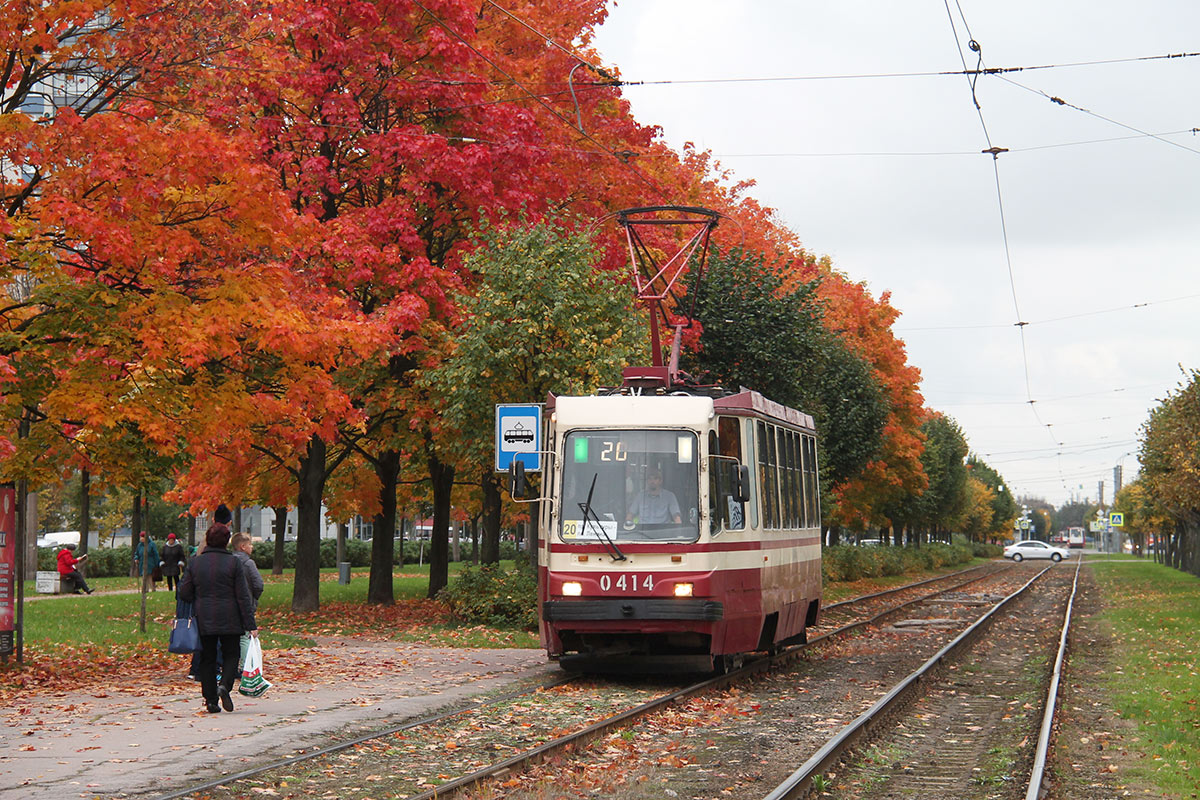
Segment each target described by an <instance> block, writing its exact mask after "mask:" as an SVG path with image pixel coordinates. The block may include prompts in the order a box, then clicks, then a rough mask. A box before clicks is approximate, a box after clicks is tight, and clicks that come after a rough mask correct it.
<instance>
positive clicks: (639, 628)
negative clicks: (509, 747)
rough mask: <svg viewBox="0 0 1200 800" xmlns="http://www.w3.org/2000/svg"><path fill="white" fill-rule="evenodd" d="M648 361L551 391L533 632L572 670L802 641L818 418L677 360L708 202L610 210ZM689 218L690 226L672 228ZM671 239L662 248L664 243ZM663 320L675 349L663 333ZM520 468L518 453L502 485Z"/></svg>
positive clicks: (705, 662)
mask: <svg viewBox="0 0 1200 800" xmlns="http://www.w3.org/2000/svg"><path fill="white" fill-rule="evenodd" d="M617 217H618V219H619V221H620V223H621V226H622V227H623V228H624V229H625V232H626V236H627V239H628V243H629V253H630V259H631V262H632V265H633V270H632V272H633V274H632V277H633V283H634V286H635V288H636V292H637V299H638V301H639V302H641V303H643V304H644V305H645V307H646V309H647V311H648V312H649V321H650V353H651V362H652V363H651V364H650V365H648V366H642V367H629V368H627V369H626V370H625V373H624V376H623V381H622V384H621V386H620V387H617V388H613V389H606V390H600V391H597V392H596V393H595V394H593V395H589V396H569V397H568V396H561V397H550V398H549V400H548V402H547V403H546V407H545V411H546V416H545V417H544V418H543V419H544V420H545V435H544V437H543V438H542V439H541V440H540V441H542V442H545V443H546V455H547V456H548V458H547V460H546V461H547V466H546V469H545V474H544V475H543V477H542V497H541V498H540V499H541V500H542V502H541V504H540V511H539V521H538V539H537V541H538V600H539V605H540V612H541V613H540V622H539V626H540V633H541V640H542V644H543V646H544V647H545V648H546V652H547V653H548V654H549V656H550V658H552V659H558V660H559V661H560V663H561V664H562V665H563V666H564V667H567V668H572V667H577V668H581V669H591V670H609V669H634V670H639V671H643V672H652V671H661V670H689V671H690V670H698V671H712V670H723V669H728V668H729V667H731V666H733V665H735V664H736V663H737V662H739V661H740V660H741V659H742V657H744V655H745V654H747V653H750V652H754V651H759V650H766V651H773V650H777V649H779V648H781V647H783V646H784V645H786V644H789V643H792V642H798V641H803V640H804V638H805V631H806V629H807V627H808V626H810V625H813V624H814V623H815V622H816V620H817V615H818V613H819V611H820V608H821V535H820V525H821V513H820V492H819V491H818V486H817V438H816V430H815V429H814V427H813V420H812V417H810V416H808V415H807V414H804V413H801V412H800V411H797V410H795V409H792V408H787V407H786V406H783V405H780V404H779V403H776V402H773V401H771V400H769V399H767V398H765V397H763V396H762V395H761V394H759V393H757V392H755V391H751V390H739V391H736V392H733V391H725V390H723V389H721V388H720V387H719V386H702V385H698V384H697V383H696V382H695V381H693V380H692V379H691V378H690V377H689V376H687V375H685V374H684V373H682V372H681V371H680V370H679V354H680V342H681V336H682V332H683V330H684V329H685V328H688V327H690V326H691V325H692V323H693V322H694V320H693V312H694V310H695V297H696V295H695V294H694V293H693V294H692V296H691V298H690V307H689V299H688V298H685V297H681V296H680V294H679V287H680V286H681V285H682V281H681V280H680V279H681V276H682V275H683V274H684V273H685V272H687V271H688V270H694V271H695V280H694V281H693V286H694V287H695V289H694V291H698V287H699V285H700V278H701V277H702V276H703V272H704V268H705V259H706V254H707V249H708V241H709V236H710V234H711V233H712V231H713V229H714V228H715V227H716V225H717V222H718V220H719V219H720V218H721V215H720V214H717V213H716V212H713V211H709V210H707V209H703V208H695V207H687V206H651V207H645V208H632V209H626V210H625V211H621V212H618V213H617ZM679 231H691V232H692V235H691V236H690V238H687V237H683V238H682V239H680V238H674V239H673V238H672V237H674V236H675V234H676V233H677V232H679ZM672 241H674V242H676V243H678V242H680V241H682V246H681V247H679V249H678V252H676V253H675V255H674V256H672V257H670V258H669V259H666V260H665V261H663V260H660V258H661V257H663V256H665V255H666V254H667V253H669V252H670V251H669V249H668V246H669V244H670V243H671V242H672ZM666 329H673V330H674V342H673V343H672V345H671V348H670V353H671V356H670V359H669V362H668V360H667V359H664V358H663V347H662V344H663V342H662V337H661V333H663V332H664V331H665V330H666ZM523 470H524V467H523V465H522V463H521V462H520V461H514V462H513V470H512V472H511V474H510V479H511V481H512V483H511V486H512V488H513V489H514V491H513V496H514V497H517V496H518V495H519V494H522V493H523V489H520V488H518V487H523V486H524V474H523Z"/></svg>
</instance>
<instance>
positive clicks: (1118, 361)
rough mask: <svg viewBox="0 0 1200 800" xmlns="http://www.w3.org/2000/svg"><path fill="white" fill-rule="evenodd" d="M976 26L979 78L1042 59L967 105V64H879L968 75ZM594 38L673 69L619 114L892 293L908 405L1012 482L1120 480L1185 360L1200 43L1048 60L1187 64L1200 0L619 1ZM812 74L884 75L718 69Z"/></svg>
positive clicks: (640, 64)
mask: <svg viewBox="0 0 1200 800" xmlns="http://www.w3.org/2000/svg"><path fill="white" fill-rule="evenodd" d="M951 15H953V26H952V24H951ZM964 19H965V27H964ZM968 28H969V31H970V32H969V33H968V32H967V29H968ZM956 36H957V41H956ZM972 38H974V40H975V41H977V42H978V44H979V45H980V47H981V52H982V55H983V66H984V67H985V68H993V69H994V68H1000V67H1018V66H1020V67H1030V66H1036V65H1056V66H1054V67H1053V68H1048V69H1037V70H1032V69H1027V70H1024V71H1021V72H1012V73H1006V74H1004V75H1003V76H999V75H984V76H981V77H979V79H978V82H977V84H976V91H975V95H976V97H977V99H978V101H979V105H980V106H981V110H980V111H977V110H976V108H975V104H974V102H973V101H972V92H971V86H970V83H969V81H968V78H967V77H965V76H963V75H950V76H938V75H932V76H931V75H917V76H911V77H899V76H898V75H899V74H911V73H931V72H932V73H936V72H946V71H955V70H957V71H961V70H963V61H964V59H965V60H966V64H967V67H968V68H970V69H974V68H975V67H976V63H977V59H978V56H977V55H976V54H975V53H973V52H971V50H970V49H969V48H968V43H969V41H970V40H971V39H972ZM960 46H961V53H962V55H960ZM597 47H598V49H599V51H600V52H601V53H602V54H603V56H604V60H605V63H606V64H608V65H613V66H616V67H618V68H619V69H620V71H621V76H622V77H623V78H624V79H625V80H628V81H646V82H651V81H669V83H648V84H647V85H643V86H629V87H626V88H625V89H624V92H625V96H626V97H627V98H628V99H629V100H630V102H631V103H632V105H633V110H634V114H635V116H636V117H637V118H638V120H639V121H640V122H642V123H645V124H654V125H659V126H661V128H662V131H663V135H664V137H665V139H666V141H667V142H668V143H670V144H672V145H674V146H676V147H679V146H681V145H682V144H683V143H684V142H689V141H690V142H693V143H695V144H696V145H697V146H699V147H700V148H703V149H708V150H710V151H711V152H712V153H713V154H714V155H715V156H716V157H717V158H718V159H719V160H720V161H721V163H722V164H723V166H725V167H726V168H728V169H731V170H733V172H734V173H735V174H736V177H737V178H738V179H753V180H755V181H757V186H756V187H755V188H754V189H753V190H751V194H752V195H753V196H754V197H756V198H757V199H758V200H759V201H761V202H762V203H764V204H766V205H768V206H771V207H773V208H775V209H776V210H777V211H778V213H779V217H780V219H781V221H783V222H784V224H786V225H787V226H788V227H789V228H790V229H792V230H793V231H795V232H796V233H797V234H798V235H799V237H800V239H801V240H802V241H803V243H804V245H805V247H806V248H807V249H808V250H810V251H811V252H814V253H816V254H818V255H828V256H830V257H831V258H832V259H833V262H834V264H835V265H836V267H837V268H839V269H840V270H842V271H843V272H844V273H846V274H847V275H848V276H849V277H850V278H851V279H852V280H856V281H864V282H865V283H866V284H867V285H868V286H869V288H870V289H871V291H872V293H873V294H874V295H875V296H879V295H880V294H882V293H883V292H890V293H891V302H892V304H893V305H895V306H896V308H898V309H899V310H900V311H901V312H902V316H901V318H900V320H899V321H898V322H897V323H896V326H895V330H896V333H897V335H898V336H899V337H900V338H902V339H903V340H904V341H905V342H906V344H907V349H908V356H909V361H910V363H912V364H914V365H915V366H916V367H918V368H919V369H920V370H921V373H922V376H923V380H922V383H921V389H922V392H923V394H924V396H925V398H926V404H927V405H928V406H930V407H931V408H935V409H938V410H941V411H944V412H946V413H948V414H949V415H951V416H952V417H953V418H954V419H956V420H957V421H958V423H959V424H960V425H961V426H962V428H963V431H964V432H965V433H966V436H967V440H968V442H969V443H970V445H971V448H972V450H973V451H974V452H976V453H978V454H979V455H981V456H982V457H983V458H984V459H985V460H986V461H987V462H988V463H990V464H991V465H992V466H994V467H995V468H996V469H998V470H999V471H1000V472H1001V473H1002V474H1003V475H1004V477H1005V479H1006V481H1007V482H1008V485H1009V486H1010V488H1012V490H1013V491H1014V492H1015V493H1016V494H1017V495H1018V496H1021V495H1032V496H1035V497H1042V498H1045V499H1047V500H1049V501H1050V502H1052V503H1054V504H1056V505H1059V504H1062V503H1064V502H1067V501H1069V500H1070V499H1073V498H1075V499H1083V498H1088V499H1091V500H1092V501H1095V500H1096V498H1097V494H1098V486H1097V484H1098V482H1099V481H1101V480H1103V481H1104V493H1105V500H1106V502H1111V498H1112V489H1113V474H1112V473H1113V467H1114V466H1116V465H1117V464H1121V465H1123V467H1124V470H1125V477H1126V481H1128V480H1130V479H1131V478H1132V477H1133V476H1134V474H1135V472H1136V468H1137V450H1138V438H1139V433H1138V431H1139V427H1140V426H1141V424H1142V423H1143V422H1144V421H1145V419H1146V416H1147V413H1148V411H1149V409H1150V408H1152V407H1153V406H1155V405H1157V402H1158V400H1159V399H1161V398H1163V397H1165V396H1166V394H1167V393H1168V392H1170V391H1171V390H1173V389H1175V388H1177V387H1178V386H1179V385H1180V381H1181V380H1182V379H1183V378H1184V375H1183V373H1182V372H1181V370H1180V367H1181V365H1182V367H1183V368H1185V369H1191V368H1200V337H1197V331H1198V330H1200V269H1197V265H1198V256H1200V135H1196V134H1195V133H1193V132H1192V129H1194V128H1200V103H1198V98H1200V57H1185V58H1175V59H1158V60H1140V61H1126V62H1124V63H1105V64H1089V65H1086V66H1084V65H1081V66H1068V65H1072V64H1079V63H1080V62H1098V61H1113V60H1121V59H1144V58H1146V57H1151V56H1161V55H1166V54H1175V53H1197V52H1200V3H1197V2H1195V0H1170V1H1168V0H1142V1H1141V2H1137V3H1132V2H1115V1H1114V0H1088V1H1087V2H1078V1H1077V0H1070V1H1069V2H1047V0H1038V2H1032V1H1031V0H1009V1H1008V2H1004V3H996V2H986V3H984V2H979V1H978V0H961V2H960V4H956V3H955V2H954V0H950V3H949V10H948V8H947V5H946V4H945V3H944V2H937V1H936V0H926V1H925V2H906V3H897V2H894V0H859V1H855V0H839V2H833V3H830V2H823V3H817V2H812V1H811V0H791V1H790V2H789V1H788V0H747V2H738V1H737V0H722V1H721V2H710V1H709V0H626V2H622V3H620V4H619V5H616V6H614V7H613V9H612V13H611V15H610V17H609V19H608V21H607V22H606V23H605V24H604V26H603V28H602V29H601V30H600V32H599V37H598V39H597ZM823 76H890V77H858V78H836V79H828V80H815V79H814V80H766V81H763V80H740V81H736V82H721V81H729V80H730V79H764V78H777V79H783V78H821V77H823ZM688 81H699V82H694V83H688ZM1050 97H1056V98H1059V99H1061V100H1062V101H1065V103H1067V104H1068V105H1061V104H1058V103H1054V102H1052V101H1051V100H1050V99H1049V98H1050ZM981 116H982V123H981ZM985 126H986V134H985ZM1151 134H1153V135H1151ZM989 140H990V144H989ZM990 146H995V147H1001V148H1007V149H1008V151H1009V152H1007V153H1003V154H1001V155H1000V156H999V158H998V160H997V161H996V162H995V163H993V158H992V156H990V155H985V154H982V153H981V151H982V150H984V149H986V148H988V147H990ZM997 176H998V180H997ZM1001 199H1002V205H1003V216H1002V214H1001ZM1002 220H1003V222H1002ZM1005 232H1007V242H1008V247H1007V251H1006V247H1005ZM1143 304H1144V305H1143ZM1018 321H1023V322H1026V323H1028V324H1027V325H1026V326H1024V328H1023V330H1024V337H1023V341H1022V335H1021V329H1020V328H1018V327H1017V326H1016V325H1015V323H1016V322H1018ZM1026 376H1028V379H1027V377H1026ZM1030 398H1032V399H1033V400H1035V401H1036V402H1035V403H1034V404H1033V405H1032V406H1031V404H1030V403H1029V402H1028V400H1029V399H1030Z"/></svg>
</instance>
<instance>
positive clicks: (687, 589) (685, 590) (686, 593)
mask: <svg viewBox="0 0 1200 800" xmlns="http://www.w3.org/2000/svg"><path fill="white" fill-rule="evenodd" d="M675 596H676V597H691V596H692V585H691V584H690V583H677V584H675Z"/></svg>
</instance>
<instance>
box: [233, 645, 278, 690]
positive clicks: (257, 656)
mask: <svg viewBox="0 0 1200 800" xmlns="http://www.w3.org/2000/svg"><path fill="white" fill-rule="evenodd" d="M262 666H263V653H262V645H261V644H260V643H259V641H258V637H257V636H252V637H250V643H249V644H248V645H247V646H246V663H244V664H243V665H242V679H241V681H240V682H239V683H238V693H239V694H244V695H246V696H247V697H258V696H260V695H261V694H262V693H263V692H265V691H266V690H267V689H270V688H271V684H270V683H269V682H268V681H267V679H266V678H264V677H263V671H262Z"/></svg>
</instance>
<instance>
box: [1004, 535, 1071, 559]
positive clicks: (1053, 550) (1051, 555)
mask: <svg viewBox="0 0 1200 800" xmlns="http://www.w3.org/2000/svg"><path fill="white" fill-rule="evenodd" d="M1070 556H1071V553H1070V551H1068V550H1064V549H1063V548H1061V547H1054V546H1053V545H1049V544H1046V543H1045V542H1039V541H1037V540H1036V539H1026V540H1025V541H1023V542H1017V543H1016V544H1010V545H1009V546H1008V547H1006V548H1004V557H1005V558H1011V559H1012V560H1013V561H1024V560H1025V559H1027V558H1048V559H1050V560H1051V561H1054V562H1059V561H1062V560H1063V559H1064V558H1070Z"/></svg>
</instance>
